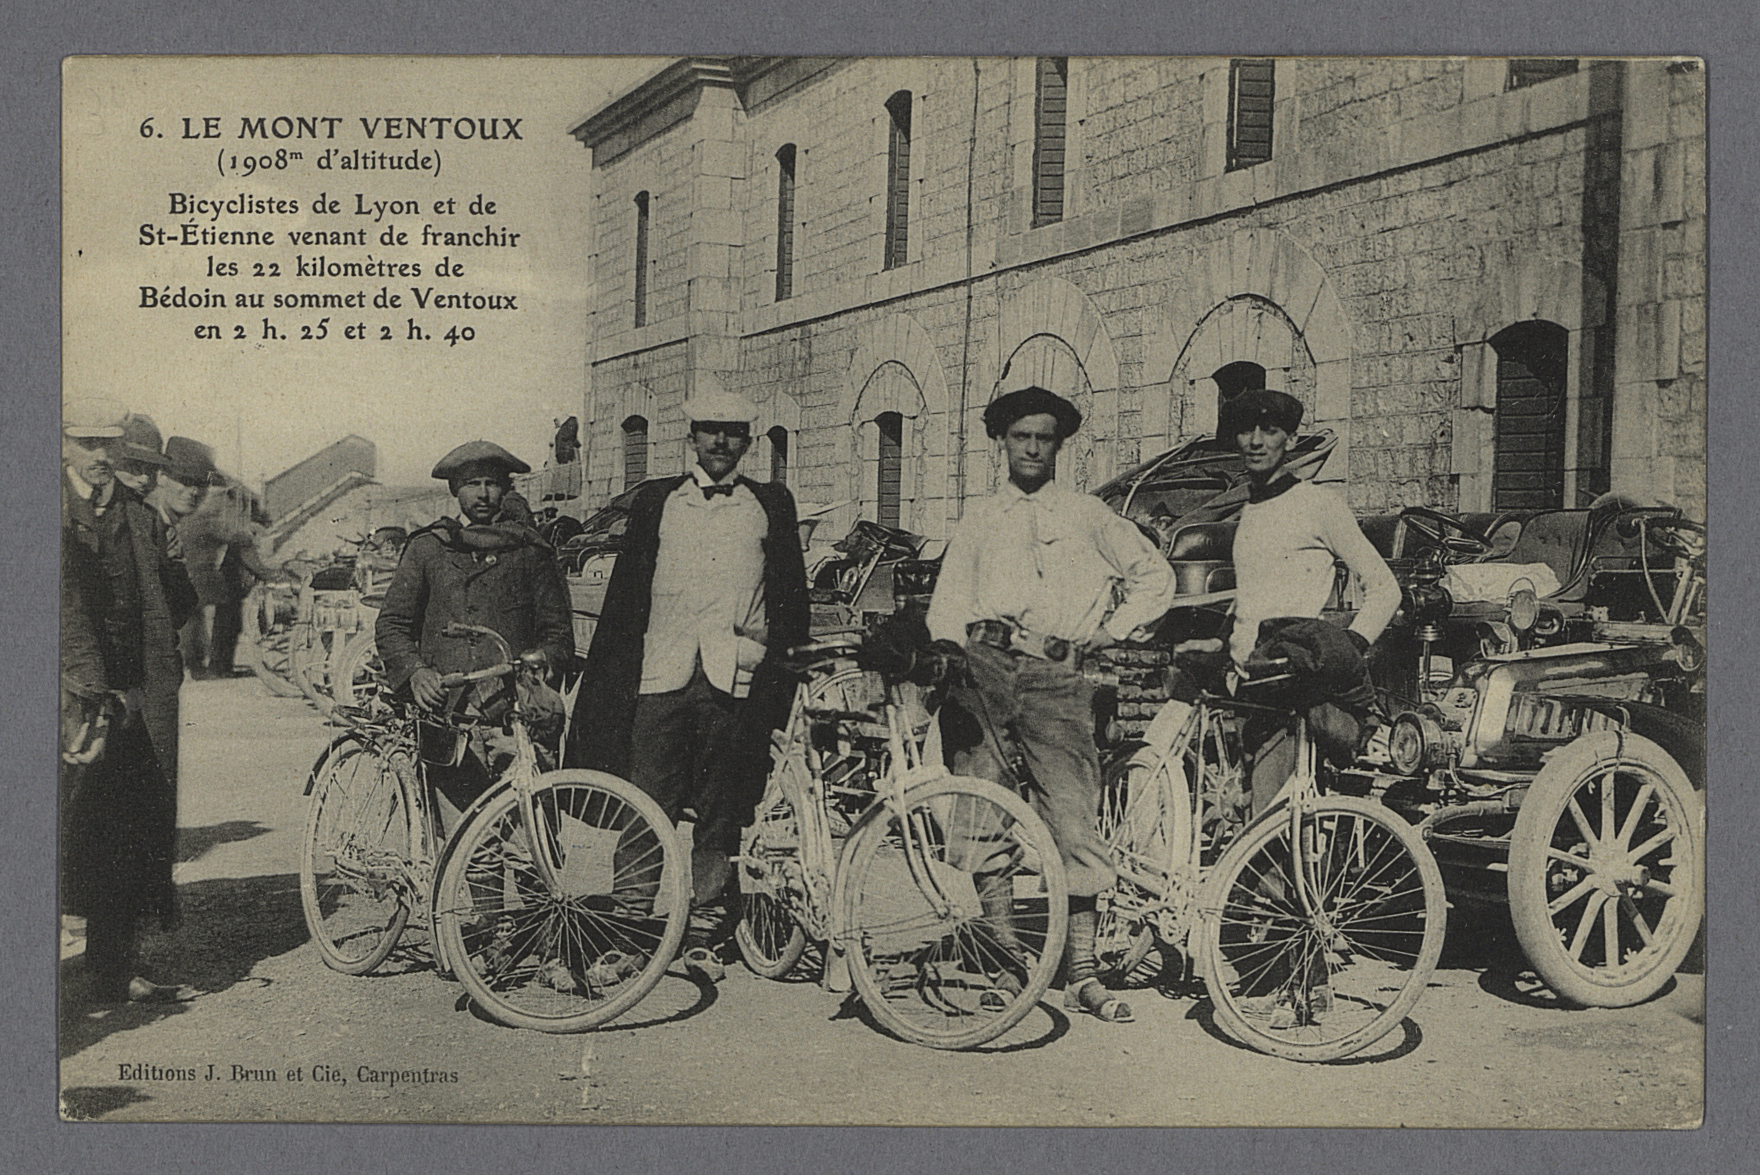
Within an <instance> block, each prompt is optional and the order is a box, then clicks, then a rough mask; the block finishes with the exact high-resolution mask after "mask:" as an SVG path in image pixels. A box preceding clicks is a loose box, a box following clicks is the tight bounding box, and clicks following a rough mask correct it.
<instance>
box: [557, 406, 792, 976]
mask: <svg viewBox="0 0 1760 1175" xmlns="http://www.w3.org/2000/svg"><path fill="white" fill-rule="evenodd" d="M684 413H685V417H686V419H687V420H689V421H690V444H691V449H692V450H693V452H694V454H695V457H696V461H695V464H694V465H693V466H692V468H691V469H690V471H689V472H688V473H685V474H681V475H679V476H677V477H671V478H665V479H661V480H656V481H653V482H649V483H648V484H646V485H644V486H643V487H642V488H641V489H640V490H639V491H638V492H637V494H636V497H635V500H634V502H633V503H632V504H631V507H630V518H629V527H628V530H627V531H626V532H625V536H624V546H623V550H622V551H621V552H620V553H619V555H618V558H617V564H616V566H615V567H614V569H613V570H612V574H611V582H610V584H609V585H607V588H606V592H605V604H604V610H603V612H602V614H601V616H600V620H599V625H598V628H597V629H595V631H594V633H593V644H592V648H591V650H590V651H589V652H588V654H587V672H586V678H585V682H584V684H583V686H582V688H581V694H580V698H579V700H578V702H577V704H576V708H575V719H574V722H573V724H572V726H571V728H570V729H571V731H572V734H571V741H572V744H573V745H572V746H571V747H570V751H569V758H568V761H569V763H570V764H571V765H573V766H582V767H591V768H595V769H598V770H601V771H609V772H611V773H612V774H614V775H619V776H622V777H623V778H625V779H628V780H630V781H631V782H632V783H634V784H635V785H636V786H637V787H639V788H641V789H642V790H643V791H644V792H646V793H647V794H648V795H650V796H652V797H653V798H654V799H655V800H656V801H657V802H658V803H659V804H660V806H661V807H662V808H663V809H665V811H666V814H667V816H669V817H670V818H671V819H672V820H674V821H675V822H676V821H677V820H678V818H679V814H680V813H681V812H682V811H683V810H684V809H685V808H690V809H692V810H693V811H694V812H695V813H696V824H695V827H694V829H693V834H692V844H693V849H692V856H691V874H692V878H693V886H692V889H693V893H692V905H693V907H694V908H695V909H694V912H693V914H692V918H691V925H690V931H689V933H688V934H687V935H686V938H685V944H684V946H685V949H684V955H683V958H684V962H685V965H686V967H687V968H688V969H689V970H690V971H691V972H692V973H693V974H694V975H696V976H697V977H698V978H700V979H702V980H704V981H706V982H711V983H713V982H717V981H719V980H720V979H721V977H722V974H723V967H722V963H721V961H720V959H719V958H717V956H716V954H715V948H716V947H718V946H719V945H720V942H721V941H722V940H724V939H725V937H726V933H727V928H728V925H729V922H730V918H729V912H728V910H727V908H726V901H727V898H728V894H727V889H728V883H729V881H730V880H731V878H732V869H731V867H730V865H729V862H728V858H729V856H730V855H732V854H733V853H734V852H735V851H736V847H737V845H738V841H739V832H740V829H741V828H742V827H744V826H745V825H746V824H748V823H750V822H751V818H752V810H753V808H754V807H755V806H756V804H757V802H758V799H759V797H760V796H761V795H762V794H763V786H764V777H765V775H766V773H767V772H768V769H769V765H770V756H769V746H770V741H769V740H770V732H771V731H773V730H775V729H777V728H778V727H780V726H781V725H782V724H783V723H784V722H785V721H786V720H787V717H788V708H789V704H790V701H791V699H792V697H793V692H794V679H793V678H792V677H790V676H789V675H788V674H786V673H784V672H782V671H781V670H780V669H779V668H778V667H777V665H776V660H777V658H778V657H779V656H780V655H781V654H782V653H784V652H786V651H787V650H788V649H789V648H790V647H791V646H794V645H799V644H803V643H805V642H806V639H807V573H806V565H805V561H804V559H803V556H802V552H801V544H800V538H799V533H798V526H797V524H796V521H795V506H794V499H793V497H791V496H790V495H789V492H788V490H787V489H786V488H785V487H783V486H782V485H781V484H779V483H774V482H755V481H752V480H751V479H750V478H746V477H742V476H739V475H738V474H737V473H736V472H735V470H736V469H737V467H738V465H739V462H740V458H742V457H744V456H745V453H746V450H747V449H748V448H749V447H750V445H751V440H752V421H753V419H754V418H755V417H756V416H757V414H758V412H757V407H756V406H755V405H754V404H753V403H752V402H751V401H750V400H748V399H746V398H745V397H744V396H741V395H738V394H736V393H733V392H730V391H727V390H725V389H722V388H719V387H715V388H713V389H710V390H704V391H700V392H699V393H698V394H696V395H694V396H693V397H692V398H691V399H689V400H687V401H686V402H685V405H684Z"/></svg>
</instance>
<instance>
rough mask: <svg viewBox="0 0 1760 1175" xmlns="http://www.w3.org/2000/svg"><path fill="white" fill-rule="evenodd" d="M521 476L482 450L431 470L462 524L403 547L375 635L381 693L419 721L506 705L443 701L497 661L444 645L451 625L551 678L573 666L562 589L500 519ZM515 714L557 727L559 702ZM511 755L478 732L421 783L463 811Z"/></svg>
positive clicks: (469, 448)
mask: <svg viewBox="0 0 1760 1175" xmlns="http://www.w3.org/2000/svg"><path fill="white" fill-rule="evenodd" d="M530 469H531V467H530V466H528V465H527V464H526V463H525V462H523V461H521V460H520V459H519V458H517V457H515V456H514V455H513V454H511V453H509V452H508V451H507V450H506V449H503V448H502V447H501V446H499V445H495V444H491V443H489V442H488V441H471V442H469V443H468V444H463V445H460V446H459V447H458V448H456V449H454V450H453V451H452V452H450V453H448V454H447V455H446V456H445V457H443V458H441V460H440V463H439V464H438V465H436V466H435V467H434V476H435V477H437V478H440V479H442V480H444V481H445V482H446V483H447V486H448V487H449V488H450V489H451V490H452V494H453V496H454V497H455V498H457V499H458V508H459V515H460V516H459V517H457V518H442V519H440V520H439V521H438V522H435V523H433V524H432V525H430V526H426V527H423V528H422V529H421V530H418V531H416V532H415V534H413V535H411V536H410V539H409V543H408V545H407V546H405V547H404V550H403V559H402V561H401V562H400V563H399V564H398V567H397V572H396V574H395V575H393V576H392V579H391V586H390V587H389V588H388V589H386V592H385V604H384V607H383V608H381V609H380V611H379V619H378V623H377V625H376V626H375V628H374V630H373V635H374V640H375V641H376V642H377V644H378V647H379V657H380V660H381V661H382V662H383V664H384V666H385V678H386V683H387V684H388V685H389V686H390V687H391V688H392V690H393V691H395V692H400V693H401V694H403V695H404V696H405V697H408V698H412V699H413V700H414V701H415V702H416V703H417V704H419V705H420V706H421V707H422V708H423V709H426V710H439V709H440V708H441V707H443V706H446V705H448V704H449V702H450V703H457V704H462V705H464V706H466V707H474V708H475V709H476V711H477V712H478V713H480V714H482V715H484V716H485V717H489V718H493V717H495V716H496V713H498V712H496V713H492V711H494V710H495V707H497V706H505V704H506V697H505V693H504V687H503V685H502V683H498V682H486V683H482V685H481V687H480V688H475V689H473V690H471V691H470V693H469V694H468V695H466V696H463V697H458V698H452V699H449V698H448V697H447V693H448V691H447V690H446V689H445V688H444V687H443V686H442V685H441V681H440V678H441V675H442V674H446V673H456V672H460V671H468V670H472V669H483V668H487V667H488V666H490V665H493V664H494V663H495V661H496V660H497V658H498V656H499V650H498V649H496V648H494V647H493V642H490V641H486V640H485V639H483V638H482V637H479V636H463V637H458V636H448V635H446V633H445V629H446V626H447V625H449V624H453V623H461V624H475V625H480V626H482V627H484V628H488V629H492V630H493V631H495V632H497V633H499V634H501V636H502V638H503V639H505V640H506V641H507V644H508V648H509V649H511V650H512V652H513V654H514V655H515V656H516V657H517V656H519V655H520V654H522V653H526V652H529V651H532V650H536V651H539V652H541V653H542V654H543V655H544V659H545V661H546V662H547V663H548V666H549V673H550V675H551V676H554V675H556V674H559V673H561V672H562V671H563V670H564V669H566V668H568V665H569V663H570V662H571V661H572V660H573V659H574V625H573V619H572V616H571V613H570V610H569V602H568V587H567V585H566V584H564V582H563V579H562V571H561V569H560V568H559V567H558V566H557V564H556V559H555V557H554V555H553V553H552V551H551V549H550V547H549V544H547V543H545V542H544V541H543V539H541V538H539V537H538V533H537V532H536V531H534V530H532V529H531V527H529V526H527V525H525V524H524V523H523V522H521V521H518V520H513V519H508V518H506V517H505V516H504V515H503V510H504V507H505V505H506V502H507V500H508V499H509V498H512V497H514V496H515V495H513V494H512V492H511V491H512V489H513V475H514V474H515V473H527V472H529V471H530ZM522 705H524V706H525V707H526V708H528V709H531V708H533V707H535V706H542V707H543V708H545V709H550V710H553V712H554V713H555V715H556V718H557V724H558V727H560V719H561V715H562V702H561V699H560V698H558V697H556V695H555V693H554V691H548V692H547V696H546V698H544V699H524V700H522ZM511 754H512V748H511V745H510V744H508V743H506V742H505V741H504V740H502V739H501V738H499V737H498V736H497V735H496V734H495V733H494V732H492V731H489V730H486V729H484V728H483V727H479V728H478V732H477V734H475V735H474V736H473V739H472V745H471V748H470V753H469V754H467V755H466V756H465V760H464V762H463V763H461V764H460V765H459V766H458V767H457V768H456V769H446V768H438V769H433V768H431V773H430V778H432V779H433V781H434V783H435V786H436V788H437V789H438V790H439V791H440V794H441V796H442V798H443V799H444V800H446V801H447V802H448V803H449V804H451V805H452V806H453V808H454V809H457V810H462V809H463V808H465V807H466V806H468V805H469V803H470V801H471V800H473V799H474V798H475V797H476V796H477V795H478V794H480V793H481V792H482V791H483V790H484V789H485V788H486V787H488V785H489V784H490V783H492V782H493V781H494V780H495V778H496V777H497V776H498V775H499V774H500V773H501V771H502V770H503V769H504V768H505V766H506V763H507V761H508V760H509V759H510V757H511ZM443 815H445V816H449V817H450V816H452V815H454V813H443ZM448 823H451V821H450V820H445V821H443V824H448Z"/></svg>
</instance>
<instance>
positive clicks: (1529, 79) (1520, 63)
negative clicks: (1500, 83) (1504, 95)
mask: <svg viewBox="0 0 1760 1175" xmlns="http://www.w3.org/2000/svg"><path fill="white" fill-rule="evenodd" d="M1576 72H1577V59H1576V58H1575V57H1513V58H1511V59H1510V63H1509V81H1508V82H1507V83H1506V84H1505V85H1504V89H1506V90H1519V89H1521V88H1522V87H1523V86H1532V85H1534V84H1536V83H1538V82H1547V81H1551V80H1552V79H1553V78H1562V77H1566V76H1568V75H1570V74H1573V73H1576Z"/></svg>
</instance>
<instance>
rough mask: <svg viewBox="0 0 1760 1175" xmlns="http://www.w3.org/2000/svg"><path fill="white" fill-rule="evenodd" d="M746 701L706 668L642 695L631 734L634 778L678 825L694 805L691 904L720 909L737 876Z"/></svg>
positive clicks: (746, 818)
mask: <svg viewBox="0 0 1760 1175" xmlns="http://www.w3.org/2000/svg"><path fill="white" fill-rule="evenodd" d="M743 707H744V702H743V701H742V700H740V699H737V698H735V697H733V696H732V695H731V694H725V693H722V692H721V691H720V690H718V689H716V688H715V687H714V686H712V685H710V684H709V679H708V678H707V677H705V676H703V670H702V668H701V667H700V666H699V667H698V669H697V671H696V672H695V673H694V674H693V675H692V677H691V680H690V684H688V685H686V686H685V687H684V688H683V689H679V690H673V691H671V692H669V693H664V694H642V695H641V696H640V697H639V698H637V699H636V712H635V718H634V721H633V724H632V727H631V733H630V760H629V773H630V782H631V783H633V784H635V785H636V786H637V787H639V788H641V789H642V791H644V792H646V793H647V794H648V795H649V796H650V797H652V798H653V800H654V802H655V803H657V804H659V805H660V807H661V808H662V809H663V810H664V811H665V812H666V816H667V819H669V820H671V821H672V822H673V823H674V824H677V823H678V819H679V815H680V814H681V813H682V812H683V811H684V809H686V808H689V809H691V810H692V811H693V812H695V813H696V817H697V821H696V826H695V828H694V830H693V834H692V849H691V891H692V894H691V901H692V905H694V906H702V907H712V906H717V905H719V904H720V902H721V898H722V895H723V892H724V891H725V890H726V888H727V883H728V881H729V880H730V879H731V877H732V875H733V869H732V866H731V864H730V863H729V861H728V858H729V857H730V856H732V855H733V854H734V853H735V852H737V851H738V847H739V834H740V829H741V828H743V827H744V826H745V825H747V824H749V823H750V822H751V816H752V813H751V812H750V810H746V811H741V810H740V809H741V808H742V807H744V805H742V804H740V803H739V802H737V797H736V796H735V795H734V789H733V787H732V785H731V781H730V779H729V769H730V767H731V766H732V764H733V761H734V753H735V749H736V748H735V736H736V734H737V732H738V729H739V719H740V712H741V710H742V709H743Z"/></svg>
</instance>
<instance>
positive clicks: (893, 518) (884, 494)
mask: <svg viewBox="0 0 1760 1175" xmlns="http://www.w3.org/2000/svg"><path fill="white" fill-rule="evenodd" d="M874 424H875V426H876V427H877V428H878V429H879V432H880V482H879V486H880V493H879V505H878V506H877V508H876V510H875V518H874V521H875V522H878V523H879V524H880V525H881V526H890V527H894V528H896V527H897V526H898V519H899V502H900V499H901V497H902V492H901V491H902V487H903V484H904V417H903V416H900V415H899V414H898V413H896V412H882V413H881V414H880V415H879V416H877V417H875V418H874Z"/></svg>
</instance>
